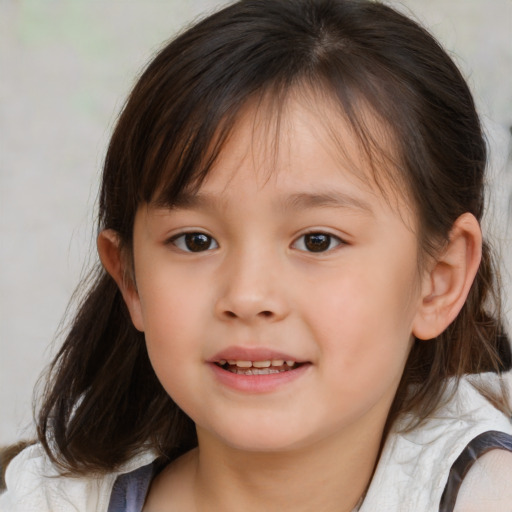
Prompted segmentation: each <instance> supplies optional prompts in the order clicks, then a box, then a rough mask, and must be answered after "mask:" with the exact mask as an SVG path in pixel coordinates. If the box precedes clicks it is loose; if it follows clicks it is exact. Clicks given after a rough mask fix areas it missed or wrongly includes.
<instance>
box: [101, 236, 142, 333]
mask: <svg viewBox="0 0 512 512" xmlns="http://www.w3.org/2000/svg"><path fill="white" fill-rule="evenodd" d="M97 247H98V254H99V256H100V260H101V264H102V265H103V268H104V269H105V270H106V271H107V272H108V273H109V274H110V276H111V277H112V279H114V281H115V282H116V284H117V286H118V288H119V290H120V292H121V294H122V296H123V299H124V302H125V303H126V306H127V308H128V311H129V312H130V316H131V319H132V322H133V325H134V326H135V328H136V329H138V330H139V331H144V322H143V316H142V310H141V304H140V298H139V294H138V292H137V287H136V286H135V282H134V280H133V278H132V277H131V274H132V272H131V269H129V268H127V262H126V257H123V254H122V249H121V244H120V238H119V235H118V233H117V232H116V231H114V230H113V229H105V230H103V231H101V232H100V234H99V235H98V239H97Z"/></svg>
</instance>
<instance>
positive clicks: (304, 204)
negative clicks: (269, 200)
mask: <svg viewBox="0 0 512 512" xmlns="http://www.w3.org/2000/svg"><path fill="white" fill-rule="evenodd" d="M284 206H285V209H291V210H302V209H308V208H348V209H352V210H361V211H363V212H365V213H368V214H370V215H373V214H374V213H373V209H372V207H371V206H370V204H369V203H368V202H366V201H364V200H363V199H361V198H359V197H355V196H352V195H349V194H346V193H344V192H340V191H329V192H312V193H299V194H292V195H291V196H289V197H288V198H286V200H285V203H284Z"/></svg>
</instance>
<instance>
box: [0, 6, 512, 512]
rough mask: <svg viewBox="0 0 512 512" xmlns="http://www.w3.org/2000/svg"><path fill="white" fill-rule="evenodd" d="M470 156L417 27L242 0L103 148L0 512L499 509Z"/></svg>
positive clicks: (504, 463) (193, 42) (503, 505)
mask: <svg viewBox="0 0 512 512" xmlns="http://www.w3.org/2000/svg"><path fill="white" fill-rule="evenodd" d="M485 162H486V148H485V143H484V140H483V137H482V133H481V128H480V123H479V119H478V117H477V115H476V113H475V109H474V104H473V100H472V97H471V94H470V92H469V90H468V88H467V86H466V84H465V82H464V80H463V78H462V76H461V74H460V73H459V71H458V70H457V68H456V67H455V66H454V64H453V63H452V61H451V60H450V59H449V58H448V56H447V55H446V53H444V51H443V50H442V49H441V48H440V47H439V45H438V44H437V43H436V42H435V41H434V40H433V38H432V37H431V36H430V35H429V34H427V33H426V32H425V31H424V30H423V29H422V28H420V27H419V26H417V25H416V24H415V23H414V22H412V21H410V20H409V19H407V18H406V17H404V16H403V15H401V14H398V13H397V12H395V11H394V10H392V9H391V8H389V7H386V6H385V5H382V4H380V3H375V2H369V1H366V0H362V1H353V0H242V1H240V2H238V3H235V4H233V5H231V6H229V7H227V8H225V9H224V10H222V11H220V12H218V13H216V14H213V15H212V16H210V17H209V18H207V19H205V20H204V21H201V22H199V23H198V24H197V25H195V26H193V27H192V28H190V29H189V30H187V31H186V32H184V33H183V34H181V35H180V36H179V37H178V38H177V39H175V40H174V41H172V42H171V43H170V44H169V45H168V46H167V47H166V48H164V49H163V50H162V51H161V52H160V54H159V55H157V57H156V58H155V59H154V60H153V62H152V63H151V64H150V65H149V66H148V68H147V69H146V71H145V72H144V74H143V75H142V77H141V78H140V80H139V82H138V83H137V85H136V86H135V88H134V90H133V92H132V94H131V96H130V98H129V99H128V102H127V103H126V106H125V108H124V111H123V113H122V114H121V116H120V119H119V121H118V124H117V127H116V129H115V131H114V134H113V136H112V140H111V143H110V146H109V150H108V154H107V158H106V162H105V167H104V173H103V183H102V188H101V196H100V216H99V230H100V231H99V236H98V251H99V256H100V259H101V263H102V267H100V268H98V269H97V272H96V273H95V274H94V276H93V278H92V281H91V282H90V288H89V291H88V293H87V295H86V296H85V298H84V300H83V302H82V304H81V307H80V309H79V311H78V313H77V315H76V318H75V320H74V323H73V325H72V327H71V330H70V332H69V335H68V337H67V339H66V341H65V343H64V345H63V347H62V349H61V350H60V352H59V354H58V355H57V357H56V359H55V362H54V364H53V369H52V373H51V379H50V381H49V385H48V388H47V393H46V396H45V400H44V403H43V404H42V406H41V409H40V412H39V418H38V434H39V442H38V443H37V444H33V445H32V446H30V447H28V448H27V449H25V450H23V451H22V452H21V453H20V454H19V455H18V456H17V457H16V458H14V459H13V460H12V461H11V463H10V464H9V466H8V468H7V473H6V484H7V491H6V493H5V494H3V495H2V496H1V498H0V509H1V510H2V512H6V511H9V512H17V511H23V512H30V511H37V512H44V511H57V510H61V511H68V510H69V511H71V510H73V511H83V512H86V511H87V512H89V511H90V512H92V511H94V512H107V511H108V512H128V511H129V512H135V511H144V512H171V511H185V510H186V511H210V512H211V511H224V512H226V511H227V512H229V511H234V510H237V511H238V510H245V511H262V510H264V511H283V510H294V511H325V512H330V511H336V512H349V511H353V510H358V511H360V512H376V511H379V512H396V511H404V512H405V511H407V512H411V511H413V512H430V511H442V512H447V511H452V510H455V511H457V512H468V511H472V510H478V511H480V512H481V511H493V512H500V511H509V512H510V503H511V502H512V501H511V500H512V491H511V486H510V484H509V480H510V477H511V475H512V453H511V452H512V426H511V422H510V410H509V405H508V402H507V398H506V394H505V391H504V386H503V384H502V382H501V374H502V373H503V372H504V371H506V370H508V369H509V368H510V365H511V357H510V348H509V344H508V339H507V336H506V335H505V333H504V330H503V328H502V325H501V320H500V310H499V300H498V298H499V292H498V290H497V283H496V281H495V278H494V273H493V266H492V259H491V255H490V252H489V247H488V245H487V244H486V243H485V242H484V241H483V240H482V235H481V231H480V225H479V221H480V219H481V217H482V213H483V209H484V196H483V181H484V168H485Z"/></svg>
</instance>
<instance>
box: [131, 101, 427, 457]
mask: <svg viewBox="0 0 512 512" xmlns="http://www.w3.org/2000/svg"><path fill="white" fill-rule="evenodd" d="M255 115H256V114H255V111H254V110H252V109H251V108H248V109H247V110H246V112H245V114H244V115H243V116H242V117H241V119H240V120H239V121H238V123H237V125H236V126H235V129H234V130H233V133H232V135H231V137H230V139H229V140H228V141H227V143H226V145H225V146H224V148H223V149H222V151H221V153H220V156H219V158H218V160H217V161H216V163H215V165H214V167H213V169H212V170H211V172H210V174H209V175H208V177H207V178H206V180H205V181H204V182H203V184H202V185H201V187H200V189H199V191H198V192H197V193H194V194H191V195H190V196H187V195H184V196H183V197H182V199H181V201H180V202H179V203H178V204H177V205H176V206H175V207H173V208H163V207H156V206H152V205H149V206H147V205H145V206H142V207H140V208H139V210H138V212H137V215H136V219H135V227H134V245H133V247H134V268H135V280H136V286H137V291H136V292H135V291H134V290H133V291H132V292H130V293H127V294H125V298H126V297H127V296H128V299H127V303H128V307H129V309H130V312H131V315H132V319H133V321H134V324H135V326H136V327H137V328H138V329H140V330H143V331H144V332H145V337H146V342H147V348H148V352H149V356H150V359H151V362H152V365H153V367H154V369H155V372H156V374H157V376H158V378H159V380H160V381H161V383H162V385H163V386H164V388H165V389H166V390H167V392H168V393H169V395H170V396H171V397H172V398H173V400H174V401H175V402H176V403H177V404H178V405H179V406H180V407H181V408H182V409H183V410H184V411H185V412H186V413H187V414H188V415H189V416H190V417H191V418H192V419H193V420H194V422H195V423H196V425H197V427H198V433H199V439H200V443H201V436H203V437H205V438H207V437H208V436H210V437H213V438H215V439H217V441H220V442H221V443H224V444H226V445H229V446H234V447H237V448H240V449H246V450H261V451H276V450H287V449H294V448H299V447H304V446H307V445H311V444H312V443H315V442H318V441H321V440H323V439H328V438H335V437H336V436H343V435H346V433H347V432H349V431H352V432H359V433H361V434H362V433H364V432H373V433H374V432H377V434H376V435H380V433H381V432H382V428H383V425H384V422H385V419H386V416H387V413H388V410H389V407H390V405H391V402H392V400H393V396H394V394H395V391H396V388H397V386H398V383H399V381H400V378H401V375H402V372H403V368H404V365H405V361H406V358H407V355H408V353H409V350H410V347H411V343H412V335H411V333H412V331H413V324H414V320H415V316H416V312H417V308H418V305H419V303H420V300H421V299H420V295H421V294H420V278H419V273H418V267H417V261H418V249H417V247H418V243H417V238H416V236H415V234H414V220H413V219H412V216H411V214H410V213H408V210H407V208H405V205H403V206H404V207H403V208H400V209H399V210H397V209H396V208H394V207H392V206H391V205H390V204H389V201H386V199H385V198H384V197H383V196H382V194H381V193H380V192H379V191H378V189H377V187H375V186H372V185H371V184H370V181H371V180H361V179H360V177H358V176H357V175H356V174H354V171H353V170H350V171H349V170H348V169H347V168H345V167H344V165H343V159H341V158H340V156H339V150H338V149H337V148H336V146H335V145H334V144H333V142H332V139H331V138H330V137H329V136H328V135H327V133H326V131H325V130H324V128H323V124H322V123H321V122H320V120H319V115H318V114H316V115H315V114H313V113H311V112H310V111H308V109H307V108H305V107H304V106H303V105H302V104H301V103H300V102H298V101H295V100H290V103H289V105H288V108H287V111H286V114H284V121H285V123H286V127H285V128H284V127H282V130H281V134H282V135H281V138H280V141H279V145H278V152H277V153H275V152H274V151H273V150H272V151H269V150H268V147H269V144H268V138H269V135H268V130H267V129H266V127H265V123H264V122H260V121H261V119H260V121H258V117H257V116H256V117H255ZM338 124H340V123H339V121H338ZM283 126H284V125H283ZM341 129H342V132H340V133H342V135H343V136H344V139H343V140H344V141H346V143H347V145H346V148H345V151H347V152H348V155H349V156H350V159H351V161H352V162H358V163H359V166H360V168H361V169H364V168H365V163H364V162H365V160H364V158H363V157H362V156H360V155H359V154H358V150H357V149H356V145H355V144H354V143H353V140H352V142H351V136H350V134H349V132H348V130H346V129H345V130H343V126H341Z"/></svg>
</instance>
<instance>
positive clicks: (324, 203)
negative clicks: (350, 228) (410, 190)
mask: <svg viewBox="0 0 512 512" xmlns="http://www.w3.org/2000/svg"><path fill="white" fill-rule="evenodd" d="M224 205H225V202H224V201H223V200H222V197H220V196H216V195H208V194H202V193H201V192H197V193H190V192H183V193H181V194H179V196H178V197H177V198H175V199H174V200H173V201H172V202H166V201H162V202H159V203H158V206H161V207H166V208H170V209H185V210H192V209H195V208H201V209H204V210H215V209H219V208H223V207H224ZM280 206H282V208H283V209H284V210H285V211H286V210H295V211H297V210H306V209H311V208H343V209H351V210H359V211H362V212H363V213H366V214H369V215H374V212H373V209H372V207H371V206H370V204H369V203H368V202H366V201H364V200H363V199H361V198H359V197H355V196H352V195H350V194H346V193H344V192H341V191H327V192H301V193H296V194H291V195H290V196H288V197H286V198H285V199H284V201H283V202H282V205H280Z"/></svg>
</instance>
